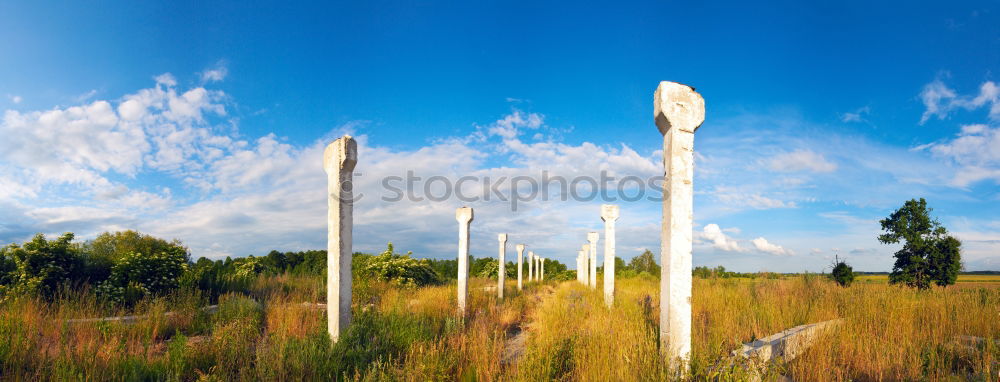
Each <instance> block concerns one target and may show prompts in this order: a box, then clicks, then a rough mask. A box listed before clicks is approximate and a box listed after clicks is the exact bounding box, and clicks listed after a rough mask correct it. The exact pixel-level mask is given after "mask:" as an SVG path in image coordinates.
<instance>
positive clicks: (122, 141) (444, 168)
mask: <svg viewBox="0 0 1000 382" xmlns="http://www.w3.org/2000/svg"><path fill="white" fill-rule="evenodd" d="M200 75H201V76H205V73H201V74H200ZM206 79H208V78H207V77H206ZM226 105H227V96H226V95H225V93H223V92H221V91H218V90H212V89H209V88H206V87H203V86H195V87H191V88H186V89H185V88H182V87H180V86H178V81H177V78H175V77H174V76H173V75H170V74H163V75H160V76H156V77H155V84H153V85H152V86H151V87H149V88H146V89H141V90H138V91H136V92H133V93H131V94H127V95H125V96H123V97H121V98H119V99H109V100H96V101H93V102H87V103H83V104H81V105H79V106H72V107H66V108H54V109H51V110H45V111H31V112H18V111H7V112H6V113H5V114H4V118H3V120H2V123H0V135H3V136H5V137H12V138H11V139H5V140H2V141H0V206H3V208H0V221H5V222H6V223H5V224H4V225H0V241H3V242H10V241H20V240H24V239H25V238H27V237H28V236H29V235H30V234H32V233H34V232H43V233H59V232H61V231H73V232H76V233H77V234H78V235H79V237H81V238H87V237H88V236H93V235H96V234H97V233H99V232H101V231H104V230H117V229H139V230H141V231H143V232H148V233H151V234H154V235H158V236H162V237H167V238H179V239H181V240H183V241H184V243H185V244H186V245H188V246H189V247H190V248H191V250H192V251H193V253H194V254H195V256H209V257H214V258H219V257H224V256H241V255H247V254H261V253H265V252H266V251H268V250H270V249H282V250H302V249H313V248H322V247H323V246H324V245H325V244H324V243H325V237H326V235H325V229H326V221H325V216H326V212H325V208H326V191H325V190H326V176H325V174H324V173H323V170H322V167H321V158H322V152H323V149H324V147H325V145H326V144H327V143H329V142H328V141H326V140H323V139H318V140H316V141H313V142H309V143H307V144H304V145H303V144H293V143H289V142H288V141H287V140H286V139H285V138H282V137H280V136H278V135H275V134H267V135H264V136H261V137H258V138H255V139H248V140H244V139H241V138H240V136H239V135H238V133H236V132H235V131H234V130H232V123H231V122H230V121H228V120H226V118H227V115H228V112H227V110H226ZM352 126H353V125H352V124H347V125H345V126H342V127H340V128H337V129H334V131H337V132H339V131H347V130H350V129H351V128H352ZM552 133H558V129H553V128H550V127H548V126H546V125H545V117H544V115H542V114H540V113H528V112H524V111H521V110H517V109H513V110H512V111H511V112H510V113H509V114H507V115H504V116H502V117H500V118H499V119H497V120H495V121H494V122H493V123H490V124H488V125H485V126H483V127H481V128H479V129H477V130H476V131H475V132H473V133H472V134H470V135H469V136H458V137H450V138H444V139H440V140H438V141H435V142H432V143H430V144H427V145H425V146H423V147H420V148H418V149H415V150H399V149H392V148H388V147H383V146H380V145H378V144H373V143H371V142H369V141H368V137H366V136H365V135H363V134H362V135H357V136H356V139H357V140H358V146H359V148H358V150H359V157H360V158H361V163H360V164H359V166H358V169H357V175H356V176H355V190H356V195H359V196H361V198H360V199H359V200H358V201H357V202H356V204H355V219H356V220H355V221H356V223H355V245H356V249H358V250H377V249H379V248H380V247H382V246H384V245H385V242H387V241H393V242H394V243H396V244H398V245H399V246H400V247H401V248H406V249H413V250H415V251H417V252H418V253H419V254H420V255H421V256H431V257H449V256H452V255H453V253H452V252H453V248H452V245H453V240H452V239H453V236H454V235H453V232H451V231H450V228H451V227H453V226H454V217H453V216H454V208H455V207H457V206H459V205H461V204H464V203H463V202H462V201H461V200H457V199H456V198H454V197H453V198H451V199H448V200H445V201H442V202H428V201H427V195H426V194H425V193H426V192H431V193H439V192H440V191H441V190H440V189H439V187H438V186H434V187H427V188H424V187H421V185H422V184H423V183H418V184H417V187H416V189H415V190H414V191H416V193H417V195H416V196H417V197H418V198H420V197H423V200H410V199H408V198H403V200H398V201H386V200H384V199H383V197H384V196H386V194H387V191H386V188H385V185H384V184H383V181H384V179H386V178H387V177H390V176H406V175H407V172H411V173H413V174H414V175H416V176H419V177H422V178H423V179H425V180H426V179H428V178H430V177H434V176H438V177H442V178H444V179H448V180H449V181H450V182H451V183H452V184H454V183H455V181H456V180H457V179H459V178H461V177H463V176H470V175H471V176H476V177H479V178H485V177H491V178H492V179H494V180H495V179H497V178H502V177H506V178H508V179H509V178H511V177H514V176H523V177H528V178H531V179H532V180H533V181H534V182H536V183H538V182H539V181H540V180H541V179H542V176H543V174H542V173H541V172H540V170H547V171H548V172H549V173H548V175H550V176H565V177H573V176H588V177H592V178H598V176H599V174H600V172H601V171H606V172H608V173H611V174H615V175H617V176H625V175H638V176H644V175H647V174H656V173H657V168H656V163H657V159H656V157H655V156H654V155H652V153H650V154H647V155H643V154H640V153H638V152H637V151H636V150H634V149H632V148H631V147H629V146H627V145H617V146H599V145H595V144H592V143H588V142H582V143H577V144H570V143H563V142H558V141H555V140H553V138H552V136H553V134H552ZM537 134H542V135H543V136H542V137H539V138H540V139H535V141H534V142H530V143H529V142H525V141H523V138H524V137H525V136H534V135H537ZM331 135H334V134H332V132H331ZM168 185H169V186H170V187H168ZM516 188H517V187H516V186H512V185H511V184H510V183H505V184H503V185H501V186H500V187H499V188H498V190H497V191H498V192H500V194H501V195H500V196H501V197H506V198H510V196H511V195H512V193H513V192H515V191H517V190H516ZM56 189H58V190H59V191H60V192H59V194H56V193H55V192H53V190H56ZM462 190H463V193H464V194H465V195H476V196H479V195H481V194H483V192H484V191H490V190H484V189H483V186H482V185H480V184H478V183H475V182H469V183H466V184H465V185H463V187H462ZM560 193H563V194H564V192H561V191H560V190H558V189H556V190H554V191H553V192H552V194H551V196H553V197H552V198H550V199H548V201H544V202H543V201H540V200H528V201H524V202H523V203H522V204H520V205H519V210H518V211H517V212H516V213H515V212H513V211H511V207H510V204H509V202H507V201H503V200H497V199H496V198H494V199H492V200H480V201H478V202H476V203H474V204H475V208H476V215H477V223H476V224H475V225H474V228H473V234H474V235H486V236H493V237H495V233H496V232H501V231H505V232H510V233H511V234H512V235H514V236H516V237H517V238H518V240H519V241H522V242H526V243H532V244H531V245H532V247H533V248H534V250H535V251H536V253H540V254H546V255H549V256H550V257H551V258H556V259H560V258H559V256H561V251H559V250H558V249H559V248H562V247H565V246H567V245H568V244H567V243H574V244H573V245H575V243H576V241H578V240H577V239H576V238H574V237H571V236H569V233H570V232H574V233H576V236H580V237H585V234H586V232H588V231H595V230H599V229H600V227H601V223H600V219H598V218H596V216H598V215H597V212H596V211H598V210H599V206H600V203H601V201H600V200H595V201H590V202H587V201H575V200H566V201H564V200H561V199H560V196H562V195H560ZM57 195H59V196H58V198H53V197H54V196H57ZM622 211H623V214H626V215H627V216H629V219H638V220H637V221H642V219H649V220H650V221H655V219H656V218H655V216H654V215H655V214H652V213H650V212H648V211H647V209H645V208H642V207H641V206H636V207H633V206H629V205H623V206H622ZM655 227H656V226H655V225H653V224H643V225H639V226H635V227H628V226H623V227H620V229H619V235H620V236H619V243H620V248H621V249H622V251H623V252H624V251H626V250H627V249H634V250H636V251H638V249H639V248H646V247H651V246H653V245H655V243H656V240H655V239H653V238H654V236H653V233H654V232H657V231H656V228H655ZM553 232H564V233H566V235H567V236H558V235H557V236H553ZM477 243H479V244H477V245H481V247H477V246H476V245H474V246H473V251H474V253H477V254H481V253H490V252H489V251H491V249H492V246H489V245H488V244H487V242H484V241H477ZM636 253H638V252H636ZM623 255H625V256H628V254H625V253H623ZM565 257H566V258H565V259H560V260H561V261H563V262H567V263H568V262H570V261H571V258H570V257H569V255H567V256H565Z"/></svg>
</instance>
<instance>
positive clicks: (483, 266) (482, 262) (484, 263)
mask: <svg viewBox="0 0 1000 382" xmlns="http://www.w3.org/2000/svg"><path fill="white" fill-rule="evenodd" d="M475 264H476V265H478V267H477V268H478V269H477V270H476V273H473V274H474V275H476V276H478V277H483V278H489V279H494V280H496V279H497V278H498V277H500V261H499V260H497V259H494V258H492V257H487V258H482V259H477V260H476V262H475ZM506 270H507V269H506V268H504V275H505V276H506V274H507V272H506Z"/></svg>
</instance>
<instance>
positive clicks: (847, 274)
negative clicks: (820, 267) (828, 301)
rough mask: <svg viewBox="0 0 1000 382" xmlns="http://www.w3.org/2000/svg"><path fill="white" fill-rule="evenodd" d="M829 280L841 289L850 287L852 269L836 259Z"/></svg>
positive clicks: (852, 274) (852, 280)
mask: <svg viewBox="0 0 1000 382" xmlns="http://www.w3.org/2000/svg"><path fill="white" fill-rule="evenodd" d="M830 278H831V279H833V281H834V282H836V283H837V284H839V285H840V286H842V287H848V286H851V283H852V282H854V268H852V267H851V266H850V265H847V262H846V261H843V260H840V258H839V257H838V258H836V259H835V260H834V262H833V270H832V271H831V272H830Z"/></svg>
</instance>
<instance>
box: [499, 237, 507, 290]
mask: <svg viewBox="0 0 1000 382" xmlns="http://www.w3.org/2000/svg"><path fill="white" fill-rule="evenodd" d="M497 240H499V241H500V253H498V254H497V258H498V260H499V261H500V265H498V268H497V298H498V299H501V300H503V282H504V277H506V276H507V263H506V261H507V260H506V258H507V234H505V233H501V234H500V235H498V236H497Z"/></svg>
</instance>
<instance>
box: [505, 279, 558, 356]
mask: <svg viewBox="0 0 1000 382" xmlns="http://www.w3.org/2000/svg"><path fill="white" fill-rule="evenodd" d="M555 289H556V288H555V287H553V286H551V285H543V286H542V287H541V289H540V290H539V291H537V292H536V293H535V294H534V295H532V296H530V297H529V298H530V299H531V302H532V303H531V304H530V305H529V306H528V309H527V311H526V312H525V313H524V316H522V317H521V321H520V322H518V323H517V324H516V325H513V326H511V327H510V329H508V330H507V336H506V337H507V343H506V344H505V345H504V349H503V357H502V358H501V360H500V363H501V364H502V365H503V366H504V367H510V366H512V365H514V364H516V363H517V361H518V360H519V359H520V358H521V356H522V355H524V350H525V348H526V347H527V343H528V333H530V332H531V330H532V327H533V326H534V322H531V321H526V320H528V319H530V317H532V313H534V310H535V309H537V308H538V306H539V305H540V304H541V303H542V301H544V300H545V299H546V298H549V297H551V296H552V295H553V294H554V293H555Z"/></svg>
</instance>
